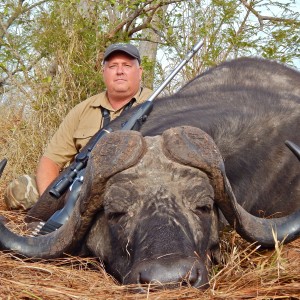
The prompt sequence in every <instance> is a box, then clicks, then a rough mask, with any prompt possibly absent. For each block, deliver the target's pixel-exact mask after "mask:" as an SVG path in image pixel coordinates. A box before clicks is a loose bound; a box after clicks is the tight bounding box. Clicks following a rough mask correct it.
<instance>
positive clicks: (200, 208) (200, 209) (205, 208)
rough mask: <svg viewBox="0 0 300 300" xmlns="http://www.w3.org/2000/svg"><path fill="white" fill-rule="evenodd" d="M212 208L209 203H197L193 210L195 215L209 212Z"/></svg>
mask: <svg viewBox="0 0 300 300" xmlns="http://www.w3.org/2000/svg"><path fill="white" fill-rule="evenodd" d="M211 210H212V207H211V205H210V204H205V205H197V206H196V210H195V213H196V214H197V215H201V216H202V215H204V214H210V212H211Z"/></svg>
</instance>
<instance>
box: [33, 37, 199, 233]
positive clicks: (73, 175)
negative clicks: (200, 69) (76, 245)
mask: <svg viewBox="0 0 300 300" xmlns="http://www.w3.org/2000/svg"><path fill="white" fill-rule="evenodd" d="M202 45H203V42H202V41H199V42H198V43H197V44H196V45H195V46H194V47H193V48H192V50H191V51H190V52H188V53H187V55H186V56H185V58H184V59H183V60H182V61H181V63H180V64H179V65H178V66H177V67H176V68H175V69H174V70H173V71H172V72H171V74H170V75H169V76H168V77H167V78H166V80H165V81H164V82H163V83H162V84H161V85H160V86H159V87H158V88H157V89H156V90H155V91H154V92H153V94H152V95H151V96H150V97H149V98H148V99H147V101H145V102H144V103H143V104H141V106H140V108H139V109H138V110H137V111H136V112H135V113H134V114H133V115H132V116H131V117H130V118H129V119H128V120H127V121H126V122H125V123H124V124H123V125H122V127H121V130H136V131H138V130H139V129H140V128H141V126H142V125H143V123H144V122H145V121H146V120H147V117H148V116H149V114H150V113H151V111H152V108H153V100H154V99H155V98H156V97H157V96H158V95H159V94H160V93H161V92H162V90H163V89H164V88H165V87H166V86H167V85H168V84H169V83H170V81H171V80H172V79H173V78H174V76H175V75H176V74H177V73H178V72H179V71H180V70H181V69H182V68H183V66H184V65H186V64H187V63H188V62H189V60H190V59H191V58H192V57H193V56H194V55H195V54H196V52H197V51H198V50H199V49H200V48H201V47H202ZM111 132H112V129H111V128H109V127H108V126H106V127H105V128H103V129H100V130H99V131H98V132H97V133H96V134H95V135H94V136H93V137H92V138H91V139H90V141H89V142H88V144H87V145H86V146H85V147H84V148H83V149H82V150H81V152H80V153H78V154H77V156H76V157H75V160H74V162H73V163H72V164H71V165H70V166H69V167H68V168H69V170H68V171H67V173H66V174H65V175H64V176H63V177H62V178H61V179H59V180H58V181H56V182H54V183H53V186H52V187H51V188H50V190H49V193H50V195H51V196H53V197H55V198H60V197H61V196H62V195H63V194H64V193H65V192H66V191H67V190H68V188H69V187H71V188H70V191H71V192H72V190H73V189H72V188H73V182H76V188H75V189H74V190H73V195H72V193H70V197H69V199H68V200H67V202H66V205H65V206H64V207H63V208H62V209H61V210H59V211H57V212H55V213H54V214H53V215H52V216H51V217H50V219H49V220H48V221H47V222H46V223H44V222H41V223H40V225H38V227H37V228H36V230H35V231H34V232H33V235H39V234H47V233H49V232H52V231H54V230H56V229H58V228H59V227H60V226H61V225H62V224H64V222H65V221H66V220H67V219H68V218H69V216H70V215H71V213H72V210H73V207H74V205H75V203H76V200H77V198H78V195H79V192H80V187H81V184H82V182H83V176H84V171H83V170H84V169H85V167H86V165H87V162H88V159H89V157H90V154H91V151H92V150H93V148H94V146H95V145H96V144H97V143H98V141H99V140H100V139H101V138H102V137H103V136H105V135H106V134H108V133H111ZM78 174H80V176H78Z"/></svg>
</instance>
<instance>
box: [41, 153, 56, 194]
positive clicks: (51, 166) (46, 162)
mask: <svg viewBox="0 0 300 300" xmlns="http://www.w3.org/2000/svg"><path fill="white" fill-rule="evenodd" d="M59 171H60V167H59V166H58V165H57V164H56V163H55V162H54V161H53V160H51V159H50V158H48V157H46V156H42V157H41V159H40V161H39V164H38V166H37V170H36V183H37V188H38V191H39V194H40V195H42V194H43V193H44V191H45V190H46V189H47V187H48V186H49V184H50V183H51V182H52V181H53V180H54V179H55V178H56V177H57V176H58V175H59Z"/></svg>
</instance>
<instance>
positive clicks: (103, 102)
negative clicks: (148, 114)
mask: <svg viewBox="0 0 300 300" xmlns="http://www.w3.org/2000/svg"><path fill="white" fill-rule="evenodd" d="M142 91H143V88H140V89H139V90H138V92H137V93H136V94H135V95H134V96H133V97H132V98H131V99H130V101H131V100H132V99H135V100H136V102H137V103H142V101H141V100H139V99H140V95H141V94H142ZM91 106H92V107H100V106H102V107H104V108H106V109H108V110H110V111H116V110H115V109H114V108H113V107H112V106H111V104H110V102H109V101H108V97H107V93H106V91H104V92H102V93H100V94H98V95H96V97H95V100H94V101H93V102H92V103H91Z"/></svg>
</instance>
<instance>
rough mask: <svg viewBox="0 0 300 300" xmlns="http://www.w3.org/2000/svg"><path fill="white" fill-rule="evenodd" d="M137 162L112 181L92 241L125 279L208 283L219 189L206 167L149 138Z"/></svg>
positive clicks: (96, 250)
mask: <svg viewBox="0 0 300 300" xmlns="http://www.w3.org/2000/svg"><path fill="white" fill-rule="evenodd" d="M146 140H147V152H146V154H145V155H144V156H143V158H142V160H141V161H139V163H138V164H137V165H135V166H134V167H132V168H129V169H127V170H125V171H123V172H121V173H119V174H116V175H115V176H113V177H112V178H110V179H109V181H108V182H107V185H106V189H105V193H104V211H103V212H101V213H100V214H99V215H98V217H97V218H96V219H97V221H96V222H95V224H94V225H93V227H92V229H91V231H90V234H89V238H88V240H87V245H88V247H89V248H90V250H91V251H92V252H93V253H94V254H96V255H97V256H99V257H101V258H102V259H103V260H104V262H106V265H107V266H108V268H109V271H110V272H111V273H112V274H113V275H114V276H115V277H116V278H118V279H119V280H120V281H121V282H123V283H142V284H144V283H150V282H151V281H152V280H153V278H155V280H156V281H158V282H164V281H167V282H178V281H179V282H181V281H183V282H185V283H187V282H188V284H191V285H193V286H196V287H200V286H202V287H206V284H207V281H208V278H207V270H206V267H207V264H208V261H207V258H208V257H210V254H211V253H212V252H214V255H215V256H218V253H217V252H216V251H217V249H218V246H217V245H218V216H217V210H216V207H215V205H214V202H213V199H214V190H213V188H212V186H211V184H210V180H209V178H208V176H207V174H205V173H204V172H203V171H201V170H198V169H196V168H193V167H189V166H184V165H181V164H179V163H178V162H175V161H174V160H172V159H170V158H168V157H167V156H166V155H165V154H164V152H166V150H165V149H164V150H165V151H164V150H163V149H162V142H161V140H162V138H161V137H153V138H147V139H146Z"/></svg>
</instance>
